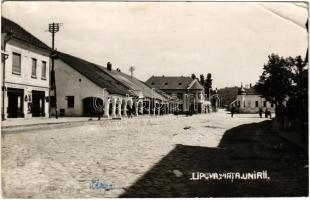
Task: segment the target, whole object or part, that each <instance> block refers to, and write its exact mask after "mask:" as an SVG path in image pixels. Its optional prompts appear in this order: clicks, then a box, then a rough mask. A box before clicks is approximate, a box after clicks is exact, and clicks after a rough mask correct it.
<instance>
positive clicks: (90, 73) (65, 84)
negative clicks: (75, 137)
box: [55, 52, 168, 117]
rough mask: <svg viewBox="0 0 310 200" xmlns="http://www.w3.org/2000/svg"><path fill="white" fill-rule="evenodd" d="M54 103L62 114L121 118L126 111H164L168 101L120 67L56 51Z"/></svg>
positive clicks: (148, 112) (144, 112)
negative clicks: (55, 102)
mask: <svg viewBox="0 0 310 200" xmlns="http://www.w3.org/2000/svg"><path fill="white" fill-rule="evenodd" d="M55 71H56V77H57V80H56V86H57V96H58V97H57V104H58V105H59V109H60V110H59V112H60V113H62V115H65V116H80V115H84V116H89V115H96V109H92V108H93V107H94V105H97V107H98V108H100V109H101V110H102V111H103V112H104V116H105V117H109V116H112V117H121V116H124V115H127V111H128V110H133V112H134V113H135V114H136V115H138V114H159V113H161V112H162V113H164V112H165V113H167V112H166V111H167V103H168V100H167V99H166V98H165V97H164V96H163V95H161V94H159V93H158V92H156V91H154V90H152V89H151V88H150V87H149V86H147V85H146V84H145V83H143V82H142V81H140V80H138V79H137V78H135V77H131V76H129V75H127V74H125V73H123V72H120V71H119V70H114V69H112V64H109V67H108V66H107V67H104V66H101V65H98V64H95V63H92V62H89V61H86V60H84V59H81V58H78V57H75V56H72V55H69V54H66V53H62V52H58V53H57V59H56V60H55Z"/></svg>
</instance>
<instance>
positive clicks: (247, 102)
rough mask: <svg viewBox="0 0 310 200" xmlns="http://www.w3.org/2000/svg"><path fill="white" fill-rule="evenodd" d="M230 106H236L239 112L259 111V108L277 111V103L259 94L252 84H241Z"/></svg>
mask: <svg viewBox="0 0 310 200" xmlns="http://www.w3.org/2000/svg"><path fill="white" fill-rule="evenodd" d="M230 106H234V107H235V108H236V111H237V112H239V113H258V111H259V109H262V110H263V111H265V110H266V109H267V110H269V111H271V112H274V111H275V104H273V103H271V102H269V101H267V100H266V99H265V98H264V97H262V95H260V94H258V93H257V92H256V90H255V88H254V87H252V85H251V84H250V85H249V87H244V86H243V85H242V84H241V87H240V88H239V89H238V93H237V96H236V99H235V100H234V101H233V102H231V103H230Z"/></svg>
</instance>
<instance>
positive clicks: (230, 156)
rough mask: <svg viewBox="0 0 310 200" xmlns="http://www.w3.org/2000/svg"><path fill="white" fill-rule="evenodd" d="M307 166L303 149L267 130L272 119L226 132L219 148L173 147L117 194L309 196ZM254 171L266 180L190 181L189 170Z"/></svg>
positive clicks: (152, 195) (190, 174)
mask: <svg viewBox="0 0 310 200" xmlns="http://www.w3.org/2000/svg"><path fill="white" fill-rule="evenodd" d="M206 139H208V138H206ZM137 159H138V158H137ZM306 166H308V160H307V155H306V153H305V152H303V151H301V150H299V149H298V148H297V147H295V146H293V145H291V144H290V143H287V142H286V141H284V140H283V139H282V138H280V137H279V136H278V135H277V134H276V133H274V132H273V131H271V121H264V122H261V123H252V124H245V125H241V126H238V127H235V128H232V129H230V130H228V131H226V132H225V134H224V136H223V138H222V140H221V142H220V145H219V147H218V148H207V147H198V146H184V145H177V146H176V147H175V149H173V150H172V151H171V152H170V153H169V154H168V155H166V156H165V157H164V158H162V159H161V160H160V162H159V163H157V164H156V165H155V166H154V167H153V168H151V169H150V170H149V171H148V172H147V173H146V174H144V175H143V176H142V177H141V178H140V179H139V180H137V182H136V183H134V184H133V185H132V186H131V187H129V188H127V189H126V191H125V192H124V193H123V194H122V195H121V196H120V197H263V196H264V197H283V196H289V197H293V196H308V168H307V167H306ZM173 170H179V171H180V172H181V173H182V174H183V175H182V176H180V173H175V172H173ZM254 170H255V171H262V170H267V171H268V176H269V177H270V180H234V181H233V182H231V181H229V180H196V181H193V180H190V178H191V177H192V173H193V172H240V173H242V172H253V171H254Z"/></svg>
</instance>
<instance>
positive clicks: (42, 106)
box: [1, 17, 50, 120]
mask: <svg viewBox="0 0 310 200" xmlns="http://www.w3.org/2000/svg"><path fill="white" fill-rule="evenodd" d="M1 41H2V42H1V54H2V62H1V63H2V70H3V71H2V77H1V78H2V81H1V86H2V94H1V99H2V102H1V103H2V107H1V117H2V120H4V119H6V118H20V117H21V118H31V117H47V116H49V98H48V97H49V77H50V73H49V72H50V70H49V68H50V67H49V66H50V58H49V57H50V47H49V46H47V45H46V44H44V43H43V42H42V41H40V40H39V39H38V38H36V37H35V36H34V35H32V34H31V33H30V32H28V31H27V30H25V29H24V28H22V27H21V26H19V25H18V24H17V23H15V22H13V21H11V20H9V19H7V18H4V17H2V18H1Z"/></svg>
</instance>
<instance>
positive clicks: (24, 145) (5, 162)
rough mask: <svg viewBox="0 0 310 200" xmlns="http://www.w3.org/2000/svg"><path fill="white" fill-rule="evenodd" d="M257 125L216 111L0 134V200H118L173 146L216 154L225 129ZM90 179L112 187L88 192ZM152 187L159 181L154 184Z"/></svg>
mask: <svg viewBox="0 0 310 200" xmlns="http://www.w3.org/2000/svg"><path fill="white" fill-rule="evenodd" d="M263 120H265V119H260V118H258V117H257V116H256V115H236V116H235V117H234V118H231V117H230V115H229V114H226V113H225V112H223V111H221V112H218V113H212V114H208V115H194V116H192V117H184V116H172V115H168V116H161V117H138V118H132V119H127V118H124V119H122V120H104V121H98V122H94V121H93V122H81V123H80V124H79V125H76V124H75V125H65V126H56V125H55V126H53V125H49V126H43V127H42V128H41V129H38V130H33V131H31V130H27V131H23V130H18V131H16V132H3V133H2V171H1V173H2V190H3V196H4V197H7V198H78V197H80V198H89V197H118V196H120V195H122V194H126V193H127V194H128V196H134V195H129V194H133V193H128V191H133V190H130V188H131V186H133V185H135V184H136V183H137V181H138V180H140V179H141V177H143V176H145V174H147V173H148V172H149V171H150V170H151V169H152V168H153V167H154V165H156V164H158V163H159V162H160V161H161V159H163V158H165V157H166V156H167V155H168V154H169V153H170V152H171V151H173V150H174V149H175V148H176V147H177V146H179V145H189V146H199V147H208V148H215V149H216V147H217V146H218V145H219V144H220V142H221V139H222V138H223V135H224V133H225V131H226V130H228V129H231V128H233V127H236V126H239V125H242V124H246V123H252V122H262V121H263ZM176 159H178V158H176ZM187 164H188V163H187ZM170 167H171V166H170ZM173 167H175V169H173V168H170V169H166V168H163V169H162V170H165V171H164V172H163V174H165V173H168V174H169V175H171V173H176V171H173V170H177V169H178V165H173ZM181 173H182V172H181ZM163 174H162V175H163ZM177 176H178V175H177ZM180 176H182V174H181V175H180ZM93 178H97V179H99V181H100V182H104V183H107V184H112V185H113V189H112V190H109V191H106V190H97V189H91V188H90V183H91V180H92V179H93ZM183 178H184V176H183ZM167 179H169V178H168V176H167ZM152 184H154V185H156V184H157V185H158V184H161V182H160V181H158V180H157V182H156V181H155V182H152ZM148 186H149V187H148ZM158 186H159V185H158ZM143 187H144V188H142V190H144V189H148V191H149V190H150V189H152V185H150V183H146V185H144V186H143ZM161 187H165V186H163V185H161ZM176 187H177V186H176ZM154 190H155V188H154ZM153 192H155V193H156V191H153ZM184 192H185V194H184V195H182V193H176V194H170V195H169V193H167V196H178V195H179V196H187V195H189V193H186V190H185V191H184ZM150 193H152V192H150ZM137 194H138V193H137ZM141 196H147V195H141Z"/></svg>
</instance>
